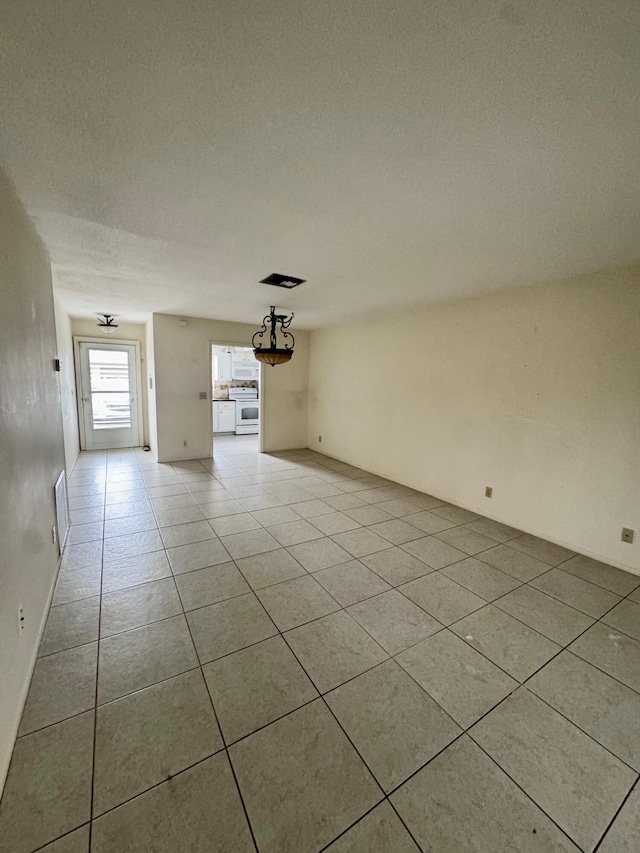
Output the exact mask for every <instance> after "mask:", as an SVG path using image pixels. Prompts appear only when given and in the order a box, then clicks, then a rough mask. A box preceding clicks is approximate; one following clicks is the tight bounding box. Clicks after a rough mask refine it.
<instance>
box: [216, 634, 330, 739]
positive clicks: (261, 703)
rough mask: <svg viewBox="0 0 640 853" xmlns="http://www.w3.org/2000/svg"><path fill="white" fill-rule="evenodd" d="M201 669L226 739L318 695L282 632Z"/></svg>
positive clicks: (244, 732)
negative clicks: (280, 635) (280, 634)
mask: <svg viewBox="0 0 640 853" xmlns="http://www.w3.org/2000/svg"><path fill="white" fill-rule="evenodd" d="M203 671H204V675H205V678H206V680H207V684H208V686H209V692H210V693H211V698H212V700H213V704H214V707H215V709H216V714H217V716H218V720H219V721H220V727H221V728H222V733H223V735H224V738H225V741H226V742H227V743H228V744H230V743H233V742H234V741H236V740H238V739H239V738H242V737H245V736H246V735H248V734H251V732H254V731H256V729H259V728H262V727H263V726H266V725H267V724H268V723H271V722H273V721H274V720H277V719H278V718H279V717H282V716H284V715H285V714H288V713H289V712H290V711H293V710H295V709H296V708H299V707H300V706H301V705H305V704H306V703H307V702H310V701H311V700H312V699H315V698H316V697H317V695H318V692H317V690H316V689H315V687H314V686H313V684H312V683H311V681H309V678H308V677H307V675H306V673H305V671H304V670H303V669H302V667H301V666H300V664H299V663H298V661H297V660H296V658H295V657H294V655H293V654H292V652H291V650H290V649H289V646H287V644H286V643H285V641H284V640H283V639H282V637H272V638H271V639H269V640H263V641H262V642H260V643H256V644H255V645H253V646H249V647H248V648H246V649H241V650H240V651H238V652H234V653H233V654H231V655H227V656H226V657H223V658H220V660H216V661H213V662H212V663H208V664H206V665H205V666H204V668H203Z"/></svg>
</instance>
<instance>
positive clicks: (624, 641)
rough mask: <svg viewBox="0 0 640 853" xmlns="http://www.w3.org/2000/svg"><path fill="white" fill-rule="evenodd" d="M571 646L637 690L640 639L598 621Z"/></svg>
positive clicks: (579, 655)
mask: <svg viewBox="0 0 640 853" xmlns="http://www.w3.org/2000/svg"><path fill="white" fill-rule="evenodd" d="M569 648H570V650H571V651H572V652H573V653H574V654H576V655H578V657H581V658H582V659H583V660H586V661H588V662H589V663H592V664H593V665H594V666H597V667H598V669H601V670H603V672H606V673H608V674H609V675H611V676H613V678H616V679H617V680H618V681H621V682H622V683H623V684H626V685H627V686H628V687H631V688H632V690H635V691H636V692H637V693H640V642H638V641H637V640H634V639H632V638H631V637H628V636H627V635H626V634H622V633H620V632H619V631H616V630H615V628H610V627H609V626H608V625H603V624H602V623H601V622H597V623H596V624H595V625H593V627H591V628H589V630H588V631H587V632H586V633H584V634H583V635H582V636H581V637H578V639H577V640H575V641H574V642H573V643H572V644H571V646H570V647H569Z"/></svg>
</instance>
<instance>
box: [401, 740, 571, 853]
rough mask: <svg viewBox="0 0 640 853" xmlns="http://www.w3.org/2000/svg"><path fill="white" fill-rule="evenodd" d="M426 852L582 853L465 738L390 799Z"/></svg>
mask: <svg viewBox="0 0 640 853" xmlns="http://www.w3.org/2000/svg"><path fill="white" fill-rule="evenodd" d="M391 802H392V803H393V805H394V806H395V807H396V809H397V810H398V813H399V814H400V817H401V818H402V820H403V821H404V822H405V824H406V825H407V826H408V827H409V829H410V830H411V832H412V833H413V835H414V837H415V838H416V839H417V840H418V842H419V843H420V844H421V846H422V849H423V850H429V851H434V853H436V851H437V853H480V851H482V853H485V851H486V853H513V852H514V851H518V853H542V852H543V851H552V850H553V851H554V853H579V851H578V848H577V847H576V846H575V845H574V844H572V843H571V841H569V839H568V838H566V836H565V835H563V833H562V832H560V830H559V829H558V828H557V827H556V826H555V824H553V823H552V822H551V821H550V820H549V818H548V817H547V816H546V815H545V814H544V813H543V812H542V811H540V809H538V808H537V807H536V805H535V804H534V803H532V802H531V800H530V799H529V798H528V797H527V796H526V795H525V794H524V793H523V792H522V791H521V790H520V788H518V786H517V785H515V784H514V783H513V782H512V781H511V780H510V779H509V777H508V776H507V775H506V774H505V773H503V772H502V770H500V768H499V767H496V765H495V764H494V763H493V761H491V759H490V758H489V757H488V756H487V755H485V754H484V753H483V752H482V750H481V749H480V748H479V747H478V746H477V745H476V744H475V743H473V742H472V741H471V740H470V739H469V738H468V737H467V736H466V735H463V737H461V738H460V739H459V740H457V741H456V742H455V743H453V744H452V745H451V746H450V747H448V748H447V749H446V750H445V751H444V752H443V753H441V754H440V755H438V756H437V757H436V758H435V759H434V760H433V761H432V762H431V763H430V764H428V765H427V766H426V767H424V768H423V769H422V770H420V772H419V773H417V774H416V775H415V776H414V777H413V778H412V779H409V781H408V782H405V784H404V785H403V786H402V787H401V788H400V789H399V790H398V791H396V792H395V793H394V794H392V796H391Z"/></svg>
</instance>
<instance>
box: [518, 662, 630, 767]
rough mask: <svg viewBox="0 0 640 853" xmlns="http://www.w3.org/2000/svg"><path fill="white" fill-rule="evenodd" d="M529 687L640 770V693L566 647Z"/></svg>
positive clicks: (537, 675)
mask: <svg viewBox="0 0 640 853" xmlns="http://www.w3.org/2000/svg"><path fill="white" fill-rule="evenodd" d="M527 687H528V689H529V690H531V691H532V693H535V694H536V696H539V697H540V698H541V699H544V701H545V702H547V703H548V704H549V705H552V706H553V707H554V708H555V709H556V710H557V711H560V713H561V714H562V715H563V716H565V717H567V718H568V719H569V720H571V722H572V723H575V725H576V726H578V728H581V729H582V730H583V731H585V732H587V734H589V735H591V737H592V738H593V739H594V740H597V741H598V743H601V744H602V745H603V746H605V747H606V748H607V749H608V750H610V751H611V752H613V754H614V755H617V756H618V758H620V759H621V760H622V761H624V762H625V763H626V764H628V765H629V766H630V767H633V768H634V769H635V770H640V726H638V720H640V695H639V694H638V693H636V692H635V691H634V690H631V688H630V687H626V686H625V685H624V684H621V683H620V682H619V681H616V680H615V679H613V678H611V677H610V676H608V675H606V674H605V673H604V672H601V670H599V669H596V668H595V667H594V666H591V664H589V663H587V662H586V661H584V660H582V659H581V658H579V657H576V656H575V655H573V654H571V652H569V651H564V652H562V653H561V654H559V655H558V657H556V658H554V659H553V660H552V661H549V663H548V664H547V665H546V666H545V667H543V669H541V670H540V672H538V673H536V675H534V676H533V678H531V679H529V681H527Z"/></svg>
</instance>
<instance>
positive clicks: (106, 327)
mask: <svg viewBox="0 0 640 853" xmlns="http://www.w3.org/2000/svg"><path fill="white" fill-rule="evenodd" d="M100 316H101V317H104V320H98V323H97V326H98V328H99V329H102V331H103V332H104V333H105V335H111V334H113V332H115V330H116V329H117V328H118V324H117V323H114V322H113V321H114V320H115V315H113V314H101V315H100Z"/></svg>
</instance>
